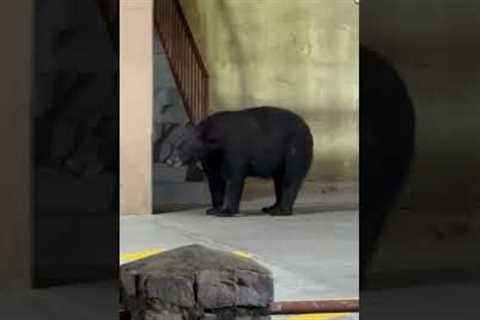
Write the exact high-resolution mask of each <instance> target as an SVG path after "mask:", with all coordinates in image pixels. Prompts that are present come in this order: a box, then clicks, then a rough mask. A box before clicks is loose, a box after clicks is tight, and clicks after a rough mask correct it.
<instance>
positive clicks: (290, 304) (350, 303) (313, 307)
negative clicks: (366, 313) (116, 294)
mask: <svg viewBox="0 0 480 320" xmlns="http://www.w3.org/2000/svg"><path fill="white" fill-rule="evenodd" d="M268 311H269V314H270V315H288V314H309V313H344V312H347V313H350V312H359V311H360V305H359V302H358V299H332V300H312V301H279V302H273V303H272V304H270V307H269V310H268ZM120 319H121V320H130V319H131V317H130V313H129V312H128V311H126V310H120Z"/></svg>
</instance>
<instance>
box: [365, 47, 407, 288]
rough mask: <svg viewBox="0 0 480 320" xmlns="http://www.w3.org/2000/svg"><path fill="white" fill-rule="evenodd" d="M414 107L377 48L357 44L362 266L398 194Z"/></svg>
mask: <svg viewBox="0 0 480 320" xmlns="http://www.w3.org/2000/svg"><path fill="white" fill-rule="evenodd" d="M414 145H415V111H414V106H413V102H412V100H411V98H410V96H409V93H408V90H407V87H406V84H405V83H404V81H403V80H402V79H401V78H400V76H399V74H398V72H397V71H396V69H395V67H394V66H393V65H392V64H391V63H390V62H389V61H388V60H387V59H386V58H385V57H383V56H382V55H381V54H379V53H378V52H375V51H373V50H371V49H369V48H366V47H365V46H361V47H360V259H361V260H360V268H361V270H360V271H361V281H360V287H361V289H366V288H368V280H369V279H368V277H367V271H368V267H369V262H370V260H371V258H372V256H373V254H374V252H375V250H376V248H377V242H378V239H379V236H380V234H381V233H382V231H383V229H384V225H385V221H386V218H387V216H388V214H389V212H390V211H391V209H392V207H393V205H394V203H395V200H396V199H397V197H398V196H399V194H400V192H401V190H402V188H403V186H404V185H405V182H406V180H407V178H408V174H409V171H410V167H411V162H412V160H413V157H414V149H415V146H414Z"/></svg>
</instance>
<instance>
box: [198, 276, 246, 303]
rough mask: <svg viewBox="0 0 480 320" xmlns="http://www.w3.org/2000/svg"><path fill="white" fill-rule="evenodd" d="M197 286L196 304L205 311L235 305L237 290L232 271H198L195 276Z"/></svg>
mask: <svg viewBox="0 0 480 320" xmlns="http://www.w3.org/2000/svg"><path fill="white" fill-rule="evenodd" d="M197 286H198V291H197V296H198V303H199V304H200V305H201V306H202V307H203V308H205V309H218V308H226V307H232V306H235V305H236V301H237V291H238V289H237V285H236V283H235V275H234V273H233V272H232V271H223V270H220V271H217V270H203V271H200V272H199V273H198V275H197Z"/></svg>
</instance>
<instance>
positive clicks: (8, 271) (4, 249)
mask: <svg viewBox="0 0 480 320" xmlns="http://www.w3.org/2000/svg"><path fill="white" fill-rule="evenodd" d="M32 14H33V0H16V1H1V2H0V39H3V43H4V46H3V47H2V52H1V57H0V70H2V73H1V76H0V106H1V107H0V145H1V146H3V148H4V149H3V151H2V166H0V176H1V177H2V178H1V179H0V203H1V205H2V207H1V220H0V256H1V258H0V260H1V262H0V289H13V288H15V289H17V288H18V289H22V288H29V287H31V284H32V281H31V278H32V277H31V275H32V272H31V270H32V268H31V264H32V260H31V256H32V254H31V237H32V210H31V183H30V179H31V139H30V132H31V131H30V130H31V121H30V118H31V87H32V86H31V81H32V57H33V52H32V44H33V41H32V40H33V38H32V32H33V29H32V22H33V19H32V17H33V16H32Z"/></svg>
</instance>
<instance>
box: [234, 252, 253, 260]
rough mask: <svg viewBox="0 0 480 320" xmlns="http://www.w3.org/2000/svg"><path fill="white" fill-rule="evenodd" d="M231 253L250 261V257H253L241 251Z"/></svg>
mask: <svg viewBox="0 0 480 320" xmlns="http://www.w3.org/2000/svg"><path fill="white" fill-rule="evenodd" d="M232 253H233V254H235V255H237V256H240V257H243V258H247V259H252V257H253V256H252V255H251V254H250V253H248V252H245V251H242V250H235V251H233V252H232Z"/></svg>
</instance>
